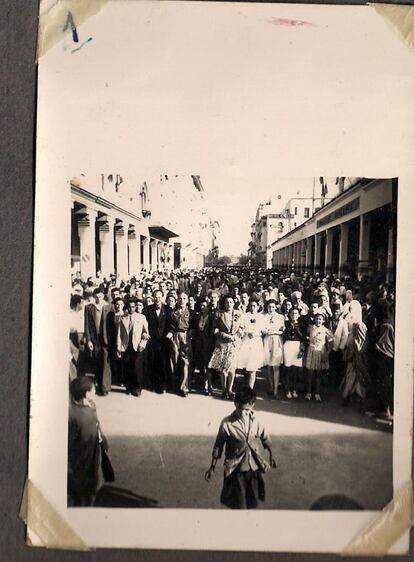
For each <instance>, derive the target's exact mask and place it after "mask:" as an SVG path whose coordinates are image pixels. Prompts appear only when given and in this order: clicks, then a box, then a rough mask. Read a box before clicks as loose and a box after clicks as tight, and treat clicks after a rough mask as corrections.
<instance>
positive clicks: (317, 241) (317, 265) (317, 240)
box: [314, 234, 322, 273]
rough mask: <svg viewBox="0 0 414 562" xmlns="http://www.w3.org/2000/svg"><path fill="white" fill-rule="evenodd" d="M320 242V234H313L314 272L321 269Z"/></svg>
mask: <svg viewBox="0 0 414 562" xmlns="http://www.w3.org/2000/svg"><path fill="white" fill-rule="evenodd" d="M321 243H322V237H321V235H320V234H315V250H314V251H315V260H314V264H315V265H314V270H315V273H316V272H318V271H319V272H320V271H321Z"/></svg>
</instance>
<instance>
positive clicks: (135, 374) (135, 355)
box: [117, 297, 149, 397]
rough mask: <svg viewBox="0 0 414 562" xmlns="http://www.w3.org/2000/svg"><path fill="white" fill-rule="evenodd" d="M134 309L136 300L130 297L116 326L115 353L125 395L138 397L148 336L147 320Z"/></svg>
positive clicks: (140, 389)
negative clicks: (121, 369) (124, 313)
mask: <svg viewBox="0 0 414 562" xmlns="http://www.w3.org/2000/svg"><path fill="white" fill-rule="evenodd" d="M141 302H142V301H141ZM136 309H137V299H136V298H134V297H132V298H131V299H130V300H129V301H128V313H127V314H126V315H125V316H123V317H122V318H121V321H120V323H119V325H118V335H117V353H118V357H121V358H122V362H123V372H124V376H125V390H126V393H127V394H132V396H137V397H138V396H140V394H141V391H142V378H143V362H144V350H145V348H146V345H147V341H148V339H149V334H148V323H147V319H146V318H145V316H144V315H143V314H139V313H138V312H136Z"/></svg>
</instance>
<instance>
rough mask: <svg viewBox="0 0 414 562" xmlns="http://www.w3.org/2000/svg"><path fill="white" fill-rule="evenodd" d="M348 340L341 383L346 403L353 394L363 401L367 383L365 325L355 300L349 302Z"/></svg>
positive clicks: (359, 306)
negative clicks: (344, 369)
mask: <svg viewBox="0 0 414 562" xmlns="http://www.w3.org/2000/svg"><path fill="white" fill-rule="evenodd" d="M346 319H347V322H348V332H349V335H348V340H347V343H346V347H345V356H344V359H345V362H346V372H345V376H344V379H343V383H342V396H343V398H344V404H347V403H348V402H349V401H350V399H351V396H353V395H354V394H355V395H356V396H358V397H359V399H360V401H361V402H364V400H365V397H366V393H367V388H368V385H369V380H370V376H369V370H368V358H367V354H366V346H367V339H366V336H367V327H366V326H365V324H364V323H363V322H362V308H361V304H360V302H359V301H357V300H352V301H351V302H350V303H349V312H348V315H347V316H346Z"/></svg>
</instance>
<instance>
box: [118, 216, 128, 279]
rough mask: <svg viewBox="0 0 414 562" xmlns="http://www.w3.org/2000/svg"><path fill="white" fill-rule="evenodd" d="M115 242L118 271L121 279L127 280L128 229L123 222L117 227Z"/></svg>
mask: <svg viewBox="0 0 414 562" xmlns="http://www.w3.org/2000/svg"><path fill="white" fill-rule="evenodd" d="M115 243H116V273H117V275H118V276H119V279H120V280H122V281H126V280H127V279H128V231H126V229H125V228H124V226H123V224H122V222H119V223H118V225H117V226H116V227H115Z"/></svg>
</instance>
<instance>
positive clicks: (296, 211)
mask: <svg viewBox="0 0 414 562" xmlns="http://www.w3.org/2000/svg"><path fill="white" fill-rule="evenodd" d="M297 214H298V208H297V207H295V217H296V215H297Z"/></svg>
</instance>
